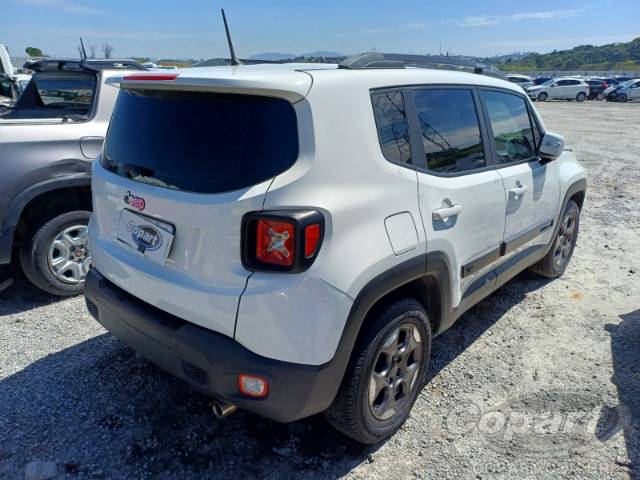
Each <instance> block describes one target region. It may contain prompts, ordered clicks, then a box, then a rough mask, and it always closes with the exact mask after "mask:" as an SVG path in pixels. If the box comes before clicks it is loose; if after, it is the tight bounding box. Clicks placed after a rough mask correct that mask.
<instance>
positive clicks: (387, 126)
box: [371, 92, 412, 164]
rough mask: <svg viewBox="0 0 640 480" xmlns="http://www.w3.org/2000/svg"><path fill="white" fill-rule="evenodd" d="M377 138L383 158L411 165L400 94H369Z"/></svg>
mask: <svg viewBox="0 0 640 480" xmlns="http://www.w3.org/2000/svg"><path fill="white" fill-rule="evenodd" d="M371 101H372V102H373V114H374V117H375V120H376V127H377V129H378V138H379V139H380V146H381V147H382V153H383V154H384V156H385V158H386V159H387V160H389V161H391V162H395V163H407V164H411V163H412V161H411V147H410V145H409V127H408V126H407V117H406V115H405V108H404V99H403V96H402V92H375V93H373V94H371Z"/></svg>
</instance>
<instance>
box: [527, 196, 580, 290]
mask: <svg viewBox="0 0 640 480" xmlns="http://www.w3.org/2000/svg"><path fill="white" fill-rule="evenodd" d="M579 228H580V208H579V207H578V204H577V203H576V202H574V201H573V200H569V202H568V203H567V206H566V208H565V210H564V213H563V215H562V218H560V225H559V226H558V230H557V233H556V237H555V238H554V239H553V245H552V246H551V249H550V250H549V252H548V253H547V255H546V256H545V257H544V258H543V259H542V260H540V261H539V262H538V263H536V264H535V265H533V266H532V267H531V270H532V271H533V272H535V273H537V274H538V275H542V276H543V277H547V278H556V277H559V276H560V275H562V274H563V273H564V271H565V270H566V268H567V265H569V260H571V256H572V255H573V249H574V248H575V246H576V240H577V239H578V230H579Z"/></svg>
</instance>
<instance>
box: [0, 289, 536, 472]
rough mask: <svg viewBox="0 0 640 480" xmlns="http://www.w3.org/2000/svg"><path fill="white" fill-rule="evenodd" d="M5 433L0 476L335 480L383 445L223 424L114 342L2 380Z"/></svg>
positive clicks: (441, 362) (500, 310)
mask: <svg viewBox="0 0 640 480" xmlns="http://www.w3.org/2000/svg"><path fill="white" fill-rule="evenodd" d="M545 283H546V281H545V280H540V279H535V278H534V279H532V278H530V277H527V278H524V279H522V278H520V279H516V280H514V281H512V282H511V283H509V284H508V285H507V286H505V287H503V288H502V289H501V290H500V291H498V292H496V293H495V294H493V295H492V296H490V297H489V298H487V299H486V300H484V301H483V302H481V303H480V304H479V305H477V306H476V307H475V308H474V309H472V310H471V311H470V312H469V313H468V314H467V315H465V317H463V318H462V319H461V320H460V321H459V322H458V323H457V324H456V325H455V326H454V327H452V328H451V329H450V330H449V331H448V332H446V333H444V334H443V335H441V336H439V337H437V338H436V339H435V340H434V358H433V364H432V365H433V368H432V373H431V376H433V375H436V374H437V373H438V372H439V371H440V370H442V369H443V368H444V367H445V366H446V365H447V364H448V363H450V362H451V361H453V360H454V359H455V358H456V357H457V356H458V355H459V354H460V353H461V352H462V351H464V349H465V348H467V347H468V346H469V345H470V344H472V343H473V342H474V341H475V340H476V339H477V338H478V337H479V336H480V335H482V333H483V332H484V331H486V330H487V329H488V328H489V327H490V326H491V325H493V324H494V323H495V322H496V321H497V320H499V319H500V318H501V317H502V316H503V315H504V313H505V312H506V311H508V310H509V309H510V308H511V307H512V306H514V305H516V304H517V303H519V302H520V301H521V300H522V299H523V298H524V296H525V295H526V294H527V293H528V292H531V291H532V290H535V289H537V288H540V287H541V286H542V285H544V284H545ZM0 437H2V438H3V439H4V441H3V442H2V444H1V445H0V477H2V476H3V474H4V475H8V476H9V477H11V476H14V475H20V474H22V472H23V471H24V467H25V464H26V463H28V462H30V461H33V460H34V459H44V460H54V461H57V462H59V464H60V468H61V469H64V468H66V469H67V470H68V471H72V472H79V473H81V474H85V475H86V476H92V475H94V476H100V475H102V476H103V477H104V478H112V477H136V478H138V477H142V476H145V475H150V476H159V475H161V474H162V476H166V477H170V478H186V477H189V476H193V477H205V476H206V477H207V478H223V477H231V476H233V477H236V476H237V477H240V476H241V477H242V478H263V477H267V476H274V477H276V478H278V477H279V478H284V477H305V478H334V477H337V476H341V475H345V474H347V473H348V472H350V471H351V470H353V469H354V468H355V467H356V466H358V465H359V464H361V463H363V462H367V461H371V460H372V457H371V455H372V454H373V453H375V451H376V449H377V448H380V446H381V445H377V446H372V447H364V446H362V445H359V444H357V443H355V442H353V441H351V440H350V439H348V438H346V437H344V436H342V435H340V434H338V433H337V432H335V431H334V430H333V429H332V428H331V427H330V426H329V425H328V424H327V423H326V422H325V421H324V419H323V418H322V416H321V415H318V416H315V417H312V418H309V419H305V420H302V421H299V422H294V423H292V424H287V425H283V424H278V423H275V422H272V421H269V420H266V419H263V418H260V417H258V416H256V415H253V414H251V413H248V412H243V411H238V412H237V413H235V414H233V415H231V416H229V417H227V418H225V419H223V420H222V421H216V419H215V418H214V417H213V415H212V413H211V410H210V400H209V399H208V398H207V397H205V396H203V395H200V394H198V393H196V392H194V391H193V390H191V389H190V388H189V387H188V386H187V385H186V384H184V383H183V382H181V381H179V380H177V379H175V378H173V377H171V376H170V375H168V374H166V373H164V372H163V371H161V370H160V369H159V368H157V367H155V366H154V365H153V364H151V363H150V362H148V361H147V360H145V359H142V358H140V357H138V356H137V355H136V354H135V353H134V352H133V351H132V350H130V349H129V348H127V347H126V346H124V345H123V344H122V343H120V342H119V341H118V340H116V339H115V338H114V337H113V336H111V335H110V334H104V335H100V336H98V337H94V338H92V339H89V340H87V341H85V342H82V343H79V344H77V345H74V346H72V347H69V348H67V349H65V350H63V351H60V352H58V353H55V354H52V355H48V356H46V357H44V358H41V359H40V360H37V361H35V362H33V363H31V364H30V365H29V366H27V367H26V368H24V369H23V370H21V371H19V372H17V373H15V374H13V375H11V376H9V377H7V378H5V379H4V380H1V381H0Z"/></svg>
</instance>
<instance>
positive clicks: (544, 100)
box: [538, 92, 549, 102]
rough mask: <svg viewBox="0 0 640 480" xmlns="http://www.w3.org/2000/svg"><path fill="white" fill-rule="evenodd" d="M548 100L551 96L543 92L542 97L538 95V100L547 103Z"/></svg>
mask: <svg viewBox="0 0 640 480" xmlns="http://www.w3.org/2000/svg"><path fill="white" fill-rule="evenodd" d="M548 98H549V94H548V93H545V92H542V93H541V94H540V95H538V100H540V101H541V102H546V101H547V99H548Z"/></svg>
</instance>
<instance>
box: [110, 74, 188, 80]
mask: <svg viewBox="0 0 640 480" xmlns="http://www.w3.org/2000/svg"><path fill="white" fill-rule="evenodd" d="M178 75H179V73H158V74H153V73H130V74H129V75H125V76H123V77H122V79H123V80H138V81H139V80H146V81H156V80H161V81H162V80H165V81H166V80H175V79H176V78H178Z"/></svg>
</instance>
